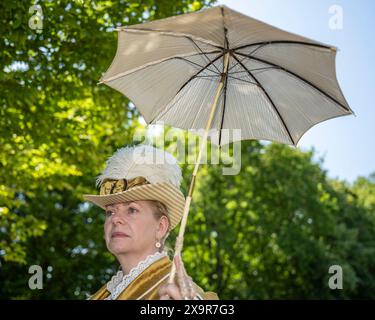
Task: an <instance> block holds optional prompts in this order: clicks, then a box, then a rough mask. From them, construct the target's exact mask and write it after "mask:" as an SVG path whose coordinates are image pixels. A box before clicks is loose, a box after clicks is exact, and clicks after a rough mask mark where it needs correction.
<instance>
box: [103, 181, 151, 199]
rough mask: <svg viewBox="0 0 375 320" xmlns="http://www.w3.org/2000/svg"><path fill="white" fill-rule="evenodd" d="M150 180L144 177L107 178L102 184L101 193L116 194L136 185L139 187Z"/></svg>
mask: <svg viewBox="0 0 375 320" xmlns="http://www.w3.org/2000/svg"><path fill="white" fill-rule="evenodd" d="M144 184H149V182H148V181H147V180H146V179H145V178H143V177H136V178H134V179H129V180H127V179H119V180H116V179H106V180H104V182H103V183H102V185H101V186H100V195H101V196H104V195H107V194H115V193H120V192H124V191H126V190H129V189H131V188H134V187H138V186H141V185H144Z"/></svg>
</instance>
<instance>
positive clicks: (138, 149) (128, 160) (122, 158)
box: [83, 145, 185, 229]
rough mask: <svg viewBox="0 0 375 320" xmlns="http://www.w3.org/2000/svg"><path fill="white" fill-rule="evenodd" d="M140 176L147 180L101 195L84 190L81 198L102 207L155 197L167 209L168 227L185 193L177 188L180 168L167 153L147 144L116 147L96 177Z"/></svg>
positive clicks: (177, 217) (175, 220)
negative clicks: (119, 190) (123, 189)
mask: <svg viewBox="0 0 375 320" xmlns="http://www.w3.org/2000/svg"><path fill="white" fill-rule="evenodd" d="M136 177H143V178H145V179H146V180H147V181H148V182H149V183H148V184H144V185H139V186H134V187H132V188H129V189H127V190H125V191H122V192H115V193H110V194H104V195H101V194H99V195H93V194H84V195H83V199H84V200H86V201H90V202H92V203H94V204H95V205H97V206H99V207H101V208H102V209H105V207H106V206H107V205H109V204H113V203H119V202H127V201H137V200H157V201H160V202H161V203H163V204H164V205H165V206H166V207H167V209H168V216H169V219H170V222H171V229H173V228H174V227H176V225H177V224H178V223H179V222H180V221H181V218H182V215H183V212H184V207H185V197H184V194H183V193H182V191H181V189H180V184H181V180H182V174H181V168H180V166H179V165H178V163H177V160H176V158H174V157H173V156H172V155H171V154H170V153H168V152H166V151H164V150H161V149H157V148H154V147H153V146H150V145H137V146H132V147H124V148H120V149H118V150H117V151H116V152H115V153H114V154H113V155H112V156H111V157H110V158H108V160H107V161H106V167H105V169H104V170H103V171H102V173H101V174H100V175H99V176H98V177H97V180H96V184H97V186H101V185H102V184H103V182H104V181H105V180H106V179H109V180H112V179H113V180H119V179H127V180H130V179H133V178H136Z"/></svg>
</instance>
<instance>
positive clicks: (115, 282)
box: [105, 251, 167, 300]
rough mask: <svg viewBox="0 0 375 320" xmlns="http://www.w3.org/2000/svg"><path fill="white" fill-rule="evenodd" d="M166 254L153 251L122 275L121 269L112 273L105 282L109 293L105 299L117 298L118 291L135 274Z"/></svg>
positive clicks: (127, 284) (132, 278) (122, 289)
mask: <svg viewBox="0 0 375 320" xmlns="http://www.w3.org/2000/svg"><path fill="white" fill-rule="evenodd" d="M166 256H167V253H166V252H165V251H163V252H155V253H154V254H151V255H149V256H147V257H146V258H145V259H144V260H141V261H140V262H139V263H138V265H137V266H135V267H134V268H132V269H131V270H130V272H129V273H128V274H126V275H124V274H123V272H122V271H121V270H120V271H119V272H117V274H116V275H114V276H113V277H112V279H111V280H110V281H109V282H108V283H107V290H108V291H109V292H110V293H111V294H110V295H109V296H108V297H107V298H106V299H105V300H115V299H117V297H118V296H119V295H120V293H121V292H122V291H124V290H125V289H126V288H127V287H128V286H129V284H130V283H131V282H132V281H133V280H134V279H135V278H136V277H137V276H139V275H140V274H141V273H142V272H143V271H144V270H146V269H147V268H148V267H149V266H150V265H151V264H153V263H154V262H155V261H157V260H159V259H161V258H163V257H166Z"/></svg>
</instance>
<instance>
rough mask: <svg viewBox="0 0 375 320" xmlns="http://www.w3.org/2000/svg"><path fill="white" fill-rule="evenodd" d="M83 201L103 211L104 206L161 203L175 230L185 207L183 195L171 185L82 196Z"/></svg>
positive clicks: (157, 185)
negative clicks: (145, 201)
mask: <svg viewBox="0 0 375 320" xmlns="http://www.w3.org/2000/svg"><path fill="white" fill-rule="evenodd" d="M83 199H84V200H86V201H90V202H92V203H94V204H95V205H97V206H99V207H101V208H102V209H104V210H105V206H107V205H110V204H114V203H119V202H126V201H137V200H157V201H160V202H161V203H163V204H164V205H165V206H166V207H167V210H168V213H169V219H170V222H171V229H173V228H175V227H176V226H177V224H178V223H179V222H180V221H181V218H182V215H183V213H184V207H185V197H184V195H183V193H182V192H181V191H180V189H178V188H177V187H176V186H174V185H173V184H171V183H152V184H151V183H150V184H146V185H142V186H138V187H134V188H131V189H129V190H126V191H124V192H119V193H114V194H107V195H91V194H84V195H83Z"/></svg>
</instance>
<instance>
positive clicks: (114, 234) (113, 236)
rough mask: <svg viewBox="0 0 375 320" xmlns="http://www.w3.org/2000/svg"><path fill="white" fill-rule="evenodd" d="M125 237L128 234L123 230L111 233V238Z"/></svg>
mask: <svg viewBox="0 0 375 320" xmlns="http://www.w3.org/2000/svg"><path fill="white" fill-rule="evenodd" d="M126 237H129V236H128V235H127V234H126V233H124V232H113V233H112V238H126Z"/></svg>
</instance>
